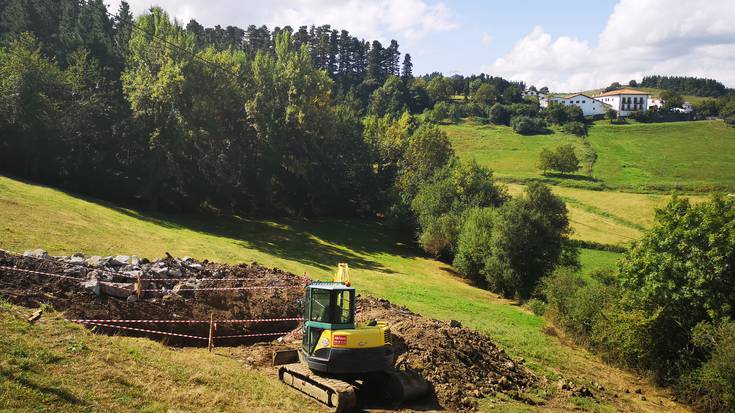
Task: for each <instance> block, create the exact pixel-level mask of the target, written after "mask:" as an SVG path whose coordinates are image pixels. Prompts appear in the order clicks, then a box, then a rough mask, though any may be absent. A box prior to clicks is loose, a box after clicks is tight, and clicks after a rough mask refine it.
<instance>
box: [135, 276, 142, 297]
mask: <svg viewBox="0 0 735 413" xmlns="http://www.w3.org/2000/svg"><path fill="white" fill-rule="evenodd" d="M135 278H137V281H138V282H137V283H136V284H135V295H136V296H137V298H138V301H140V299H141V297H142V296H143V280H142V277H141V274H140V273H138V275H136V277H135Z"/></svg>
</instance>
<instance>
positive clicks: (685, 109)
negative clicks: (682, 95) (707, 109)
mask: <svg viewBox="0 0 735 413" xmlns="http://www.w3.org/2000/svg"><path fill="white" fill-rule="evenodd" d="M674 110H675V111H677V112H679V113H692V112H693V111H694V106H692V104H691V103H689V102H684V104H683V105H681V107H680V108H674Z"/></svg>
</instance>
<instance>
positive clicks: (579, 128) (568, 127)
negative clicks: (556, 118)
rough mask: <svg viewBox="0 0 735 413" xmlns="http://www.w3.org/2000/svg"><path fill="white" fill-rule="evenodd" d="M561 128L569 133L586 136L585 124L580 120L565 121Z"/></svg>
mask: <svg viewBox="0 0 735 413" xmlns="http://www.w3.org/2000/svg"><path fill="white" fill-rule="evenodd" d="M562 130H563V131H564V132H565V133H568V134H570V135H575V136H587V126H586V125H585V124H584V123H582V122H567V123H565V124H564V126H562Z"/></svg>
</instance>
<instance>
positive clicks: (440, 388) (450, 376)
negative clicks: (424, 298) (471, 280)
mask: <svg viewBox="0 0 735 413" xmlns="http://www.w3.org/2000/svg"><path fill="white" fill-rule="evenodd" d="M358 319H360V320H363V321H366V320H370V319H377V320H381V321H387V322H388V323H389V324H390V326H391V332H392V333H393V346H394V348H395V350H396V354H397V357H396V367H397V368H398V369H401V370H413V371H418V372H419V373H421V375H422V376H423V377H424V378H426V379H427V380H428V381H429V383H431V384H432V386H433V387H434V392H435V394H436V397H437V400H438V401H439V403H440V404H441V405H442V406H444V407H446V408H451V409H453V410H458V411H462V410H474V409H476V408H477V402H476V398H482V397H486V396H489V395H494V394H496V393H505V394H508V395H510V396H512V397H517V396H518V395H519V393H520V392H521V391H522V390H524V389H526V388H528V387H530V386H532V385H533V384H535V383H536V382H537V381H538V379H537V378H536V376H535V375H534V374H533V373H532V372H531V371H530V370H528V369H527V368H525V367H524V366H523V365H521V364H520V363H519V362H517V361H513V360H512V359H511V358H510V357H509V356H508V355H507V354H505V352H504V351H503V350H502V349H499V348H498V347H497V346H496V345H495V344H494V343H493V342H492V340H491V339H490V338H488V337H487V336H486V335H483V334H481V333H478V332H476V331H474V330H470V329H468V328H463V327H461V326H460V325H459V323H457V322H451V323H448V322H444V321H437V320H431V319H426V318H423V317H421V316H419V315H418V314H415V313H412V312H411V311H409V310H407V309H406V308H403V307H398V306H395V305H393V304H391V303H390V302H388V301H385V300H379V299H375V298H370V297H360V299H359V300H358Z"/></svg>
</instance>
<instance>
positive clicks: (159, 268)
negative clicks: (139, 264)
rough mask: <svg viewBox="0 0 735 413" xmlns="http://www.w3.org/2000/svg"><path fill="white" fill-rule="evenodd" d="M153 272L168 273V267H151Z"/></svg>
mask: <svg viewBox="0 0 735 413" xmlns="http://www.w3.org/2000/svg"><path fill="white" fill-rule="evenodd" d="M151 272H152V273H154V274H158V275H160V274H166V273H168V268H166V267H153V268H151Z"/></svg>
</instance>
